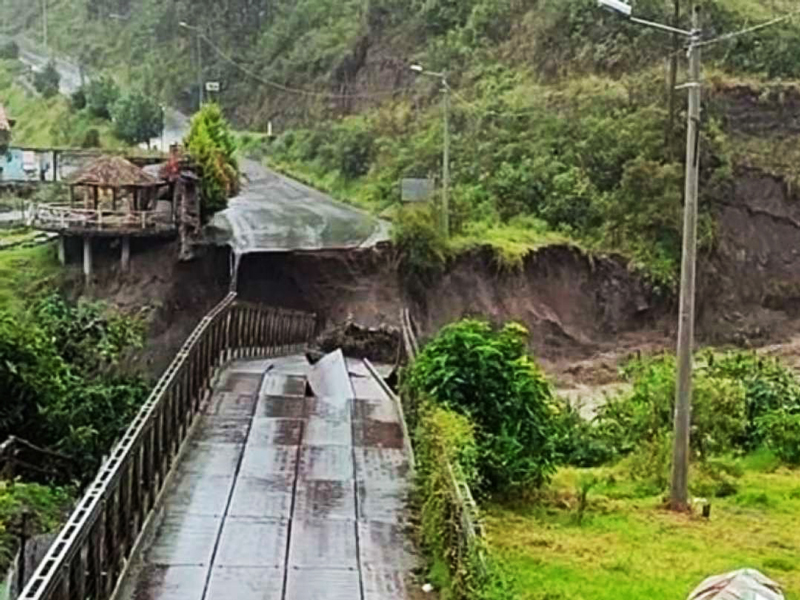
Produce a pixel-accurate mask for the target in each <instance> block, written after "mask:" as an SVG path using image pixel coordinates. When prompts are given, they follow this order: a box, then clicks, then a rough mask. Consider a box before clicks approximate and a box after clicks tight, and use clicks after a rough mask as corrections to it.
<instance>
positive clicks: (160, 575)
mask: <svg viewBox="0 0 800 600" xmlns="http://www.w3.org/2000/svg"><path fill="white" fill-rule="evenodd" d="M187 444H188V446H187V451H186V452H185V453H184V456H183V458H182V459H181V461H180V462H179V463H178V464H177V465H176V466H175V468H174V481H173V483H172V484H171V485H170V487H169V488H168V489H167V491H166V494H165V499H164V501H163V504H162V507H161V513H160V516H159V521H158V522H157V525H156V526H155V527H154V528H153V531H152V534H151V539H150V540H149V543H147V544H145V548H144V550H143V551H142V552H141V553H140V556H139V557H138V558H135V559H134V562H133V566H132V567H131V569H130V571H129V573H128V576H127V577H126V579H125V581H124V582H123V584H122V586H121V589H120V590H121V593H120V595H119V596H118V597H121V598H125V599H135V600H145V599H147V600H178V599H180V600H223V599H225V600H228V599H233V598H235V599H236V600H316V599H325V600H407V598H408V597H409V591H408V590H407V580H408V575H409V572H410V571H411V570H412V569H413V568H414V567H415V565H416V560H415V556H414V553H413V548H412V546H411V543H410V539H409V536H408V535H407V530H408V527H407V518H406V497H407V493H408V489H409V485H410V481H409V462H408V457H407V456H406V453H405V451H404V444H403V435H402V428H401V425H400V418H399V415H398V413H397V409H396V406H395V404H394V402H393V400H392V399H391V398H390V397H389V396H388V395H387V394H386V393H385V392H384V391H383V390H382V389H381V387H380V385H379V384H378V382H377V381H376V380H375V379H373V378H372V377H371V376H370V374H369V372H368V370H367V368H366V366H365V365H364V364H363V363H362V362H361V361H352V360H349V359H344V358H343V356H342V355H341V353H340V352H337V353H335V354H332V355H328V356H327V357H325V358H324V359H323V360H322V361H320V362H319V363H317V364H316V365H315V366H313V367H312V366H311V365H309V363H308V362H307V361H306V359H305V357H302V356H295V357H290V358H284V359H274V360H262V361H240V362H237V363H234V364H233V365H232V366H231V367H230V368H228V369H227V370H226V371H225V372H224V373H223V375H222V377H221V379H220V381H219V384H218V385H217V387H216V389H215V390H214V393H213V396H212V399H211V401H210V402H209V404H208V406H207V407H206V409H205V411H204V414H203V415H202V416H201V417H200V422H199V423H198V426H197V427H196V428H195V430H194V431H193V433H192V436H191V437H190V438H189V440H188V441H187Z"/></svg>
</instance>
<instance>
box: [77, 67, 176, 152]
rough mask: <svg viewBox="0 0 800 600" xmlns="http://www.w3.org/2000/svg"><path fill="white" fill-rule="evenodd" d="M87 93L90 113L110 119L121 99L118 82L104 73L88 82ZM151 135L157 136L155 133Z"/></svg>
mask: <svg viewBox="0 0 800 600" xmlns="http://www.w3.org/2000/svg"><path fill="white" fill-rule="evenodd" d="M85 95H86V108H88V109H89V113H90V114H91V115H92V116H94V117H98V118H101V119H110V118H111V114H112V112H113V110H114V105H115V104H116V103H117V101H119V98H120V91H119V86H117V83H116V82H115V81H114V80H113V79H112V78H111V77H109V76H108V75H103V76H101V77H98V78H97V79H92V80H91V81H90V82H89V83H88V84H86V86H85ZM159 126H160V121H159ZM159 131H160V129H159ZM157 133H158V132H157ZM150 137H155V136H154V135H153V136H150ZM148 139H149V138H148ZM143 141H144V140H143Z"/></svg>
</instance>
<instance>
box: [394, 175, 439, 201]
mask: <svg viewBox="0 0 800 600" xmlns="http://www.w3.org/2000/svg"><path fill="white" fill-rule="evenodd" d="M400 187H401V191H402V196H401V197H402V200H403V202H427V201H428V200H430V199H431V198H433V194H434V191H435V185H434V182H433V179H403V180H402V181H401V182H400Z"/></svg>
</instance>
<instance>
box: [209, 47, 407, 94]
mask: <svg viewBox="0 0 800 600" xmlns="http://www.w3.org/2000/svg"><path fill="white" fill-rule="evenodd" d="M198 33H199V35H200V37H201V38H202V39H203V40H204V41H205V42H206V43H207V44H208V45H209V46H211V48H212V50H214V52H216V53H217V54H218V55H219V56H220V57H221V58H222V59H223V60H225V61H226V62H228V63H230V64H231V65H233V66H234V67H236V68H237V69H239V70H240V71H241V72H242V73H244V74H245V75H247V76H248V77H250V78H251V79H254V80H256V81H258V82H259V83H262V84H263V85H266V86H269V87H272V88H274V89H276V90H279V91H282V92H286V93H288V94H296V95H300V96H310V97H315V98H329V99H334V100H345V99H349V98H356V99H358V98H361V99H363V98H381V97H388V96H396V95H398V94H399V93H400V91H399V90H391V91H389V90H387V91H380V92H373V93H369V94H334V93H330V92H318V91H314V90H307V89H302V88H295V87H290V86H287V85H284V84H282V83H279V82H277V81H273V80H271V79H266V78H264V77H262V76H261V75H259V74H258V73H255V72H253V71H251V70H250V69H248V68H247V67H245V66H244V65H242V64H240V63H239V62H238V61H236V60H234V59H233V58H231V57H230V56H229V55H228V54H226V53H225V52H224V51H223V50H222V49H221V48H220V47H219V46H217V45H216V44H215V43H214V42H213V41H211V39H210V38H209V37H208V36H207V35H206V34H205V33H203V32H202V31H198Z"/></svg>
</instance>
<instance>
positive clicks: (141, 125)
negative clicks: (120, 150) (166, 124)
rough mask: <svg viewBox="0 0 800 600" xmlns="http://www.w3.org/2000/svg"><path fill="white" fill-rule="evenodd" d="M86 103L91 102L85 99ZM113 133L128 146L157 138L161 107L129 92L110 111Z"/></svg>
mask: <svg viewBox="0 0 800 600" xmlns="http://www.w3.org/2000/svg"><path fill="white" fill-rule="evenodd" d="M87 102H91V100H90V99H89V98H87ZM111 116H112V118H113V121H114V131H115V133H116V134H117V136H118V137H119V138H120V139H121V140H123V141H125V142H127V143H129V144H141V143H144V142H147V144H148V145H149V144H150V140H151V139H153V138H154V137H156V136H158V135H159V134H160V133H161V128H162V126H163V114H162V112H161V107H160V106H159V105H158V103H157V102H155V101H154V100H153V99H152V98H150V97H149V96H147V95H146V94H144V93H143V92H138V91H135V92H131V93H130V94H128V95H126V96H123V97H122V98H120V99H119V100H117V101H116V103H115V104H114V106H113V108H112V109H111Z"/></svg>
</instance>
